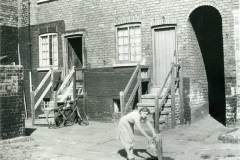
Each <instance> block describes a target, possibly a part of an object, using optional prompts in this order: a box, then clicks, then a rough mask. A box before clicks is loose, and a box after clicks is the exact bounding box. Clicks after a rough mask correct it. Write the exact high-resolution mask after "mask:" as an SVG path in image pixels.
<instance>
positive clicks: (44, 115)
mask: <svg viewBox="0 0 240 160" xmlns="http://www.w3.org/2000/svg"><path fill="white" fill-rule="evenodd" d="M38 118H39V119H42V118H47V114H46V113H44V114H40V115H38ZM48 118H54V114H53V113H51V114H49V115H48Z"/></svg>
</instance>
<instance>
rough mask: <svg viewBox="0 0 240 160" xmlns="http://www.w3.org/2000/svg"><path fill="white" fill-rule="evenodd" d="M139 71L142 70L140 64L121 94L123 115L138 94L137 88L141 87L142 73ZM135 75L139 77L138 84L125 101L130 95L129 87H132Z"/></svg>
mask: <svg viewBox="0 0 240 160" xmlns="http://www.w3.org/2000/svg"><path fill="white" fill-rule="evenodd" d="M139 72H141V66H140V65H139V64H138V65H137V67H136V69H135V70H134V72H133V74H132V76H131V78H130V80H129V81H128V83H127V85H126V87H125V88H124V90H123V91H121V92H120V94H119V95H120V105H121V114H122V115H124V113H125V112H126V110H127V109H128V108H129V106H130V104H131V102H132V101H133V99H134V96H135V95H136V92H137V90H139V89H141V75H140V73H139ZM135 77H137V82H136V85H135V86H134V89H133V90H132V92H131V94H130V96H129V99H128V100H127V103H125V98H126V95H128V94H127V93H128V92H129V89H130V88H131V85H132V84H133V82H134V78H135ZM140 93H141V92H138V94H140ZM139 96H140V95H139Z"/></svg>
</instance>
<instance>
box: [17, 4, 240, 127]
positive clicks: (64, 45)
mask: <svg viewBox="0 0 240 160" xmlns="http://www.w3.org/2000/svg"><path fill="white" fill-rule="evenodd" d="M21 3H22V5H20V7H19V8H20V11H21V12H20V13H21V14H19V13H18V15H19V17H20V19H21V20H19V21H20V22H21V23H20V22H19V24H22V25H26V24H29V23H30V24H31V25H30V26H21V27H20V28H19V30H21V32H20V33H21V36H20V39H22V40H20V46H21V47H20V50H21V53H22V54H21V56H23V57H24V58H22V61H25V62H23V64H25V65H26V66H25V67H26V68H29V69H30V70H31V71H32V82H33V88H37V86H38V85H39V84H40V83H41V80H42V78H43V77H44V76H45V75H46V74H47V73H48V71H49V68H51V67H52V68H53V69H58V70H60V71H61V73H62V77H66V76H67V75H68V74H69V72H70V71H71V68H72V66H76V67H77V68H80V70H81V69H84V71H83V72H81V73H79V75H78V76H79V77H81V75H82V74H83V73H84V78H83V77H82V78H80V79H81V80H82V81H83V83H84V86H85V93H86V95H85V96H86V102H85V103H86V108H87V111H88V114H89V115H90V117H91V118H95V119H106V120H109V119H111V117H112V113H113V112H114V107H113V106H114V105H113V104H114V102H117V101H118V99H119V92H120V91H121V90H123V89H124V87H125V86H126V84H127V82H128V80H129V79H130V77H131V74H132V72H133V70H134V68H135V66H136V64H137V63H141V65H143V66H145V67H146V68H148V71H149V72H148V73H149V75H150V81H148V82H147V83H148V84H147V85H146V84H145V85H143V86H145V90H147V91H146V92H150V93H151V92H154V89H155V88H159V87H160V86H161V85H162V83H163V81H164V78H165V76H166V74H167V72H168V70H169V69H170V64H171V62H176V63H179V64H180V65H181V67H182V72H183V75H182V76H183V85H184V86H183V88H184V89H183V92H184V93H183V95H184V103H185V106H189V108H185V112H189V113H190V114H189V115H188V116H190V117H191V118H192V120H193V119H194V117H196V115H198V114H200V113H201V112H202V111H203V108H205V107H207V110H209V112H210V114H211V115H212V116H213V117H215V118H216V119H217V120H218V121H220V122H222V123H223V124H232V123H234V122H235V121H236V120H237V119H240V116H239V114H240V111H239V110H240V109H239V108H240V85H239V84H240V75H239V73H240V71H239V70H240V63H239V59H240V58H239V36H238V34H237V33H238V32H239V14H238V10H239V2H238V1H237V0H222V1H221V2H219V1H217V0H197V1H195V0H188V1H177V0H175V1H170V0H167V1H159V0H141V1H140V0H101V1H97V0H91V1H84V0H71V1H70V0H67V1H66V0H38V1H31V6H30V8H28V5H27V4H28V3H27V2H24V1H23V2H21ZM28 9H29V10H30V14H28V12H27V11H28ZM29 16H30V17H29ZM15 26H17V23H16V24H15ZM30 42H31V43H30ZM29 44H31V45H29ZM29 46H31V47H29ZM24 54H25V55H24ZM50 66H51V67H50ZM27 79H28V78H26V80H27ZM26 86H29V85H27V83H26ZM45 88H47V86H46V87H45ZM143 88H144V87H143ZM27 90H28V89H27ZM39 97H40V96H39ZM46 97H51V96H47V95H46V96H45V100H46ZM28 104H30V101H29V103H28ZM28 108H29V112H30V107H28Z"/></svg>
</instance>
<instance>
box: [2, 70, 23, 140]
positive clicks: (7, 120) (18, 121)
mask: <svg viewBox="0 0 240 160" xmlns="http://www.w3.org/2000/svg"><path fill="white" fill-rule="evenodd" d="M0 73H1V74H0V84H1V85H0V139H6V138H13V137H17V136H21V135H23V134H24V128H25V122H24V119H25V116H24V104H23V68H22V66H0Z"/></svg>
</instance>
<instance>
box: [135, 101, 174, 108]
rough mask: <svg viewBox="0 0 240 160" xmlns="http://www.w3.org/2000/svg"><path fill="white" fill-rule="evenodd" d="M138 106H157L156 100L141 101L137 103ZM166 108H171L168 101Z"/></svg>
mask: <svg viewBox="0 0 240 160" xmlns="http://www.w3.org/2000/svg"><path fill="white" fill-rule="evenodd" d="M137 106H138V107H155V102H140V103H137ZM164 108H171V103H166V104H165V105H164Z"/></svg>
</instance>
